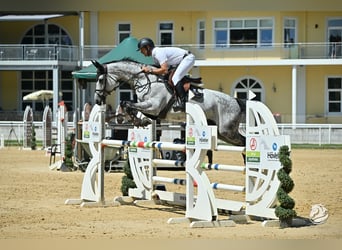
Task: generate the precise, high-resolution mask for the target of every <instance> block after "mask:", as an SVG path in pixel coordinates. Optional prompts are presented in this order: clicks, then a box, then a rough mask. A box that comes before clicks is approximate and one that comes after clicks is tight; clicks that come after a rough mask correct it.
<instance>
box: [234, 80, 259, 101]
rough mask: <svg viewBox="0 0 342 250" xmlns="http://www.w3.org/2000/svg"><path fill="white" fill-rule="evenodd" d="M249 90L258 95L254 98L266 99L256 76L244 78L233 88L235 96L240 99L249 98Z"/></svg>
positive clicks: (256, 99) (257, 99)
mask: <svg viewBox="0 0 342 250" xmlns="http://www.w3.org/2000/svg"><path fill="white" fill-rule="evenodd" d="M249 91H252V92H253V93H254V94H255V95H256V97H255V98H254V99H253V100H255V101H263V100H264V95H263V88H262V85H261V83H260V82H259V81H258V80H257V79H255V78H242V79H240V80H239V81H238V82H237V83H236V84H235V87H234V89H233V92H234V96H236V97H237V98H240V99H248V92H249Z"/></svg>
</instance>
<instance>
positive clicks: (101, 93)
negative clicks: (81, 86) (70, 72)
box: [95, 71, 158, 103]
mask: <svg viewBox="0 0 342 250" xmlns="http://www.w3.org/2000/svg"><path fill="white" fill-rule="evenodd" d="M141 73H144V72H143V71H139V72H138V73H135V74H132V76H131V77H130V78H129V79H128V80H127V81H120V83H119V84H118V85H116V86H115V87H114V88H113V89H111V90H107V84H108V77H111V78H112V79H113V81H117V79H115V77H113V76H111V75H110V74H108V72H107V71H105V72H104V73H103V74H101V75H99V76H98V77H97V81H99V83H100V84H99V85H102V88H100V89H98V88H96V89H95V94H96V95H97V96H98V97H99V98H100V100H101V102H102V103H105V100H106V97H107V96H108V95H110V93H111V92H112V91H116V90H117V89H118V88H120V87H121V86H122V85H124V84H125V83H126V82H132V81H133V82H134V81H136V82H135V83H134V84H133V85H132V86H133V87H132V90H133V91H134V92H136V93H142V92H145V94H147V93H148V92H149V91H150V89H151V84H152V83H154V82H158V80H156V81H153V82H152V81H151V79H150V77H149V75H148V74H147V73H144V75H145V77H146V79H147V81H146V83H141V81H140V80H139V79H140V77H138V76H139V75H140V74H141ZM101 77H102V78H101ZM101 80H102V81H101ZM145 94H144V95H145Z"/></svg>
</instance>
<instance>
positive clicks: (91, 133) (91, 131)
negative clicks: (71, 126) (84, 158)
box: [82, 121, 102, 142]
mask: <svg viewBox="0 0 342 250" xmlns="http://www.w3.org/2000/svg"><path fill="white" fill-rule="evenodd" d="M101 140H102V138H101V124H100V123H99V122H91V121H88V122H83V123H82V141H85V142H100V141H101Z"/></svg>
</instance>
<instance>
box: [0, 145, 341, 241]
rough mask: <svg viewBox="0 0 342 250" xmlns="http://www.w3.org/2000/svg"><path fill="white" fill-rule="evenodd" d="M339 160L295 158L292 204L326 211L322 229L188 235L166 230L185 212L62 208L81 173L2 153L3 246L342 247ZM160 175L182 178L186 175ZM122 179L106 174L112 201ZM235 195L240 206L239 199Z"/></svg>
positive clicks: (242, 227)
mask: <svg viewBox="0 0 342 250" xmlns="http://www.w3.org/2000/svg"><path fill="white" fill-rule="evenodd" d="M341 153H342V150H318V149H315V150H308V149H293V150H292V152H291V158H292V161H293V170H292V172H291V177H292V178H293V180H294V182H295V188H294V190H293V191H292V192H291V193H290V196H291V197H292V198H294V200H295V201H296V206H295V209H296V211H297V214H298V215H299V216H301V217H305V218H308V217H309V213H310V210H311V205H313V204H317V203H321V204H323V205H324V206H325V207H326V208H327V209H328V210H329V219H328V221H327V222H326V223H325V224H323V225H316V226H306V227H298V228H285V229H280V228H278V227H263V226H262V225H261V222H260V221H250V223H248V224H237V225H236V226H235V227H227V228H190V227H189V224H188V223H184V224H167V220H168V219H169V218H175V217H184V214H185V213H184V209H182V208H173V207H168V206H162V205H144V206H119V207H101V208H82V207H80V206H78V205H64V202H65V200H66V199H68V198H79V197H80V191H81V184H82V178H83V175H84V173H82V172H80V171H76V172H60V171H51V170H50V169H49V168H48V163H49V156H47V155H46V153H45V151H40V150H37V151H31V150H19V149H18V148H4V149H0V197H1V198H0V239H1V240H3V239H13V240H18V239H19V240H20V239H122V240H123V239H126V240H127V239H157V240H166V239H171V240H173V239H216V240H219V239H240V240H244V239H341V238H342V192H341V191H342V189H341V183H342V182H341V180H342V161H341V160H342V156H341ZM229 159H230V160H229ZM214 162H219V163H221V164H224V163H226V164H229V163H230V164H241V163H242V159H241V156H240V155H234V153H231V154H227V153H222V152H214ZM158 173H159V175H161V176H176V177H180V178H183V177H184V172H183V171H165V170H164V171H158ZM122 175H123V173H120V172H118V173H106V174H105V198H106V200H107V201H109V202H110V201H112V200H113V198H114V197H115V196H120V195H121V192H120V186H121V178H122ZM208 175H209V176H210V177H211V178H212V180H213V181H216V182H224V181H229V182H230V183H233V184H239V183H241V184H243V181H242V180H243V177H241V174H240V175H239V176H234V174H227V173H222V172H218V171H215V172H214V171H211V172H208ZM214 179H215V180H214ZM228 179H229V180H228ZM172 188H174V187H168V189H170V190H171V189H172ZM226 194H227V193H226V192H225V193H224V194H223V193H217V196H224V197H226V196H225V195H226ZM232 195H233V196H236V199H238V200H239V199H241V195H239V194H232ZM220 219H226V216H224V215H221V216H220Z"/></svg>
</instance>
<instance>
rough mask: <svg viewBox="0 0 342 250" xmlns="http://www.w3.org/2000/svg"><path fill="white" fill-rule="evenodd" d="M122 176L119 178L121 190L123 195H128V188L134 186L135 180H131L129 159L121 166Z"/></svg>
mask: <svg viewBox="0 0 342 250" xmlns="http://www.w3.org/2000/svg"><path fill="white" fill-rule="evenodd" d="M123 172H124V174H125V175H124V176H122V179H121V192H122V195H123V196H127V195H128V189H130V188H136V185H135V182H134V180H133V175H132V172H131V166H130V164H129V160H127V161H126V162H125V164H124V166H123Z"/></svg>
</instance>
